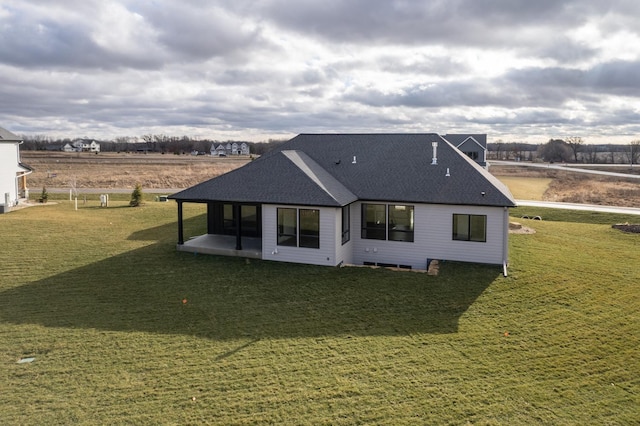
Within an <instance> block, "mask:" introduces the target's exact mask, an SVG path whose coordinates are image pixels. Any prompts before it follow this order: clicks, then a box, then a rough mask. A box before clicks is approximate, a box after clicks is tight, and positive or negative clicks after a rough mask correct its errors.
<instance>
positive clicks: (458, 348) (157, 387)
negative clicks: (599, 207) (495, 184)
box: [0, 201, 640, 424]
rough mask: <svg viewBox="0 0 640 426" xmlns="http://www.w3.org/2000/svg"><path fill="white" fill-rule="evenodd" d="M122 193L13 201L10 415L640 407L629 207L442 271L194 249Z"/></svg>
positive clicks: (88, 419)
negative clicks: (105, 199)
mask: <svg viewBox="0 0 640 426" xmlns="http://www.w3.org/2000/svg"><path fill="white" fill-rule="evenodd" d="M118 203H119V204H118ZM125 205H126V201H119V202H116V204H114V205H113V207H111V208H109V209H100V208H99V207H96V206H94V205H92V204H91V203H88V204H87V205H86V206H84V207H82V206H81V208H80V209H79V210H78V211H75V210H73V206H72V205H70V204H69V203H62V202H61V203H60V204H58V205H55V206H53V205H52V206H46V207H38V208H33V209H25V210H22V211H17V212H12V213H11V214H9V215H3V216H0V231H2V232H3V235H7V236H8V238H9V241H10V244H8V245H5V246H3V247H0V256H1V257H0V259H2V262H3V265H2V266H3V267H4V266H6V267H7V269H6V270H7V271H10V272H9V274H10V275H9V277H7V276H4V277H3V278H2V279H1V281H0V348H1V349H0V363H1V364H0V365H1V367H0V393H1V394H2V395H3V398H2V402H0V421H1V422H2V423H3V424H52V423H79V424H96V423H145V424H148V423H157V424H167V423H168V424H188V423H197V424H207V423H209V424H246V423H284V424H305V423H321V424H327V423H330V424H354V423H366V424H376V423H378V424H416V423H418V424H421V423H436V424H442V423H451V424H460V423H480V424H532V423H534V424H535V423H540V424H589V423H613V424H629V423H633V422H634V421H635V420H637V419H638V418H639V417H640V412H639V408H638V407H639V406H640V404H639V403H640V401H639V399H638V398H639V397H638V395H639V390H640V383H639V381H638V377H640V371H639V370H640V367H639V364H640V363H638V362H637V361H638V355H637V347H638V343H640V342H638V336H640V327H639V325H638V324H639V321H638V319H639V318H638V307H639V306H640V301H639V300H638V289H637V284H636V283H637V282H640V271H639V270H638V269H639V268H637V267H636V266H637V265H638V264H640V262H639V261H640V258H639V256H640V255H639V253H638V251H637V248H638V244H639V240H638V236H637V235H628V234H622V233H619V232H618V231H615V230H612V229H611V228H610V225H607V224H606V223H607V221H609V222H611V221H612V220H614V218H615V221H618V219H619V217H614V216H607V215H597V216H588V217H587V218H586V219H585V217H584V216H580V215H576V216H570V217H569V216H567V217H569V218H570V220H566V218H565V217H563V216H562V215H564V214H566V213H564V212H558V213H557V215H558V216H556V217H555V218H557V219H560V220H561V221H558V222H554V221H552V220H553V219H555V218H554V217H553V215H555V214H556V213H554V212H551V211H544V210H543V211H542V214H543V217H544V218H545V220H544V221H542V222H540V221H527V220H521V221H522V222H523V223H524V224H525V225H527V226H531V227H534V228H535V229H536V231H537V233H536V234H533V235H513V236H512V238H511V255H512V262H511V267H510V275H509V276H508V277H507V278H504V277H502V276H500V271H499V269H500V268H496V267H492V266H483V265H467V264H459V263H450V262H445V263H444V264H442V268H441V273H440V275H439V276H437V277H431V276H427V275H425V274H417V273H411V272H392V271H386V270H370V269H364V268H342V269H340V268H324V267H314V266H307V265H290V264H280V263H270V262H261V261H255V260H252V261H250V262H246V261H245V260H243V259H234V258H222V257H215V256H194V255H191V254H186V253H179V252H176V251H175V238H176V224H175V212H176V209H175V205H174V204H173V203H153V202H148V203H147V204H146V205H145V206H143V207H142V208H139V209H133V208H127V207H124V206H125ZM185 207H187V206H185ZM519 209H520V208H519ZM519 209H516V211H514V213H517V212H518V210H519ZM44 212H46V214H43V213H44ZM203 213H204V208H203V206H188V207H187V208H186V209H185V216H186V224H185V225H186V228H187V231H188V234H189V235H197V234H198V233H203V232H204V230H205V229H206V220H205V218H204V216H203ZM627 220H628V219H627ZM585 222H586V223H585ZM589 222H591V223H589ZM16 247H19V250H18V252H19V256H14V254H15V253H16V251H14V249H15V248H16ZM30 254H33V257H34V258H31V257H29V255H30ZM621 259H623V260H621ZM25 262H26V263H27V264H28V265H29V267H27V268H23V267H22V265H24V264H25ZM3 269H4V268H3ZM183 300H186V303H183ZM24 356H35V357H36V361H35V362H33V363H31V364H17V363H16V361H17V360H18V359H19V358H20V357H24Z"/></svg>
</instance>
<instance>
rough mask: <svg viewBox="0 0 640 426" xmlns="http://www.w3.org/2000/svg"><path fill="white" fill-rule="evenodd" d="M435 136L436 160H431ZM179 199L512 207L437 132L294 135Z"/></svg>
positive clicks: (500, 189) (497, 185)
mask: <svg viewBox="0 0 640 426" xmlns="http://www.w3.org/2000/svg"><path fill="white" fill-rule="evenodd" d="M432 142H437V143H438V147H437V165H432V164H431V163H432V157H433V148H432ZM170 198H173V199H176V200H182V201H208V200H210V201H214V200H217V201H237V202H262V203H274V204H301V205H317V206H340V205H346V204H349V203H351V202H353V201H355V200H356V199H360V200H368V201H391V202H408V203H409V202H411V203H435V204H462V205H486V206H506V207H513V206H515V201H514V199H513V197H512V195H511V193H510V192H509V190H508V189H507V188H506V187H505V186H504V185H503V184H502V183H501V182H500V181H498V180H497V179H496V178H495V177H494V176H492V175H491V174H490V173H489V172H487V171H486V170H484V169H483V168H482V167H480V166H479V165H477V164H476V163H475V162H474V161H472V160H470V159H469V158H467V156H465V155H464V154H463V153H461V152H460V151H459V150H458V149H456V148H455V147H454V146H453V145H452V144H451V143H449V142H447V141H446V140H445V139H443V138H442V137H440V136H439V135H437V134H433V133H425V134H301V135H298V136H296V137H295V138H293V139H291V140H290V141H288V142H286V143H284V144H282V145H280V146H279V147H278V148H276V149H275V150H274V151H271V152H268V153H266V154H265V155H263V156H262V157H260V158H258V159H257V160H255V161H252V162H251V163H249V164H247V165H246V166H243V167H241V168H239V169H236V170H233V171H231V172H229V173H227V174H225V175H222V176H219V177H216V178H213V179H211V180H208V181H206V182H203V183H201V184H199V185H196V186H193V187H191V188H188V189H185V190H184V191H181V192H178V193H176V194H173V195H172V196H171V197H170Z"/></svg>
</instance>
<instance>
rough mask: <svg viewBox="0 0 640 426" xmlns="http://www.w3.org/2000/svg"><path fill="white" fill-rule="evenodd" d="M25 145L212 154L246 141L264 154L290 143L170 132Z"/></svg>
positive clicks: (38, 139) (26, 140)
mask: <svg viewBox="0 0 640 426" xmlns="http://www.w3.org/2000/svg"><path fill="white" fill-rule="evenodd" d="M21 138H22V140H23V144H22V147H21V149H23V150H28V151H61V150H62V148H63V147H64V146H65V145H66V144H71V143H72V142H74V141H77V140H83V141H93V140H95V141H96V142H97V143H99V144H100V151H101V152H157V153H163V154H189V153H192V152H200V153H206V154H208V153H209V152H210V150H211V145H215V146H216V147H217V146H218V145H221V144H225V145H226V144H227V143H233V142H236V143H238V144H241V143H243V142H244V143H246V144H247V145H249V147H250V152H251V154H255V155H262V154H264V153H265V152H267V151H269V150H271V149H273V148H274V147H276V146H277V145H279V144H281V143H284V142H286V140H285V139H282V140H281V139H269V140H268V141H265V142H249V141H244V140H225V141H221V140H215V139H200V138H192V137H189V136H167V135H162V134H160V135H151V134H148V135H143V136H140V137H138V136H133V137H132V136H123V137H117V138H115V139H113V140H99V139H92V138H86V137H82V138H73V139H71V138H52V137H49V136H44V135H34V136H29V135H22V136H21Z"/></svg>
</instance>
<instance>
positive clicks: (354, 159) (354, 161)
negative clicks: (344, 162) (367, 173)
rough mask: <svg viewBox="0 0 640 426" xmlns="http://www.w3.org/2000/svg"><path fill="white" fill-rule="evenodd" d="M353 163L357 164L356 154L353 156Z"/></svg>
mask: <svg viewBox="0 0 640 426" xmlns="http://www.w3.org/2000/svg"><path fill="white" fill-rule="evenodd" d="M351 164H356V156H355V155H354V156H353V161H352V162H351Z"/></svg>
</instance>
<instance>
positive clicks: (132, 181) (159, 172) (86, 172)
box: [21, 151, 251, 190]
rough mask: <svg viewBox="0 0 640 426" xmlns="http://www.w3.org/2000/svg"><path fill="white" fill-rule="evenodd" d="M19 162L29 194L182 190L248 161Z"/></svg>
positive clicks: (81, 158)
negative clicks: (53, 190) (24, 170)
mask: <svg viewBox="0 0 640 426" xmlns="http://www.w3.org/2000/svg"><path fill="white" fill-rule="evenodd" d="M21 157H22V160H23V161H24V162H25V163H26V164H28V165H29V166H31V167H32V168H33V169H34V171H33V173H31V174H30V175H29V176H28V178H27V179H28V180H27V182H28V185H29V187H30V188H32V190H35V189H37V188H42V187H43V186H46V187H47V188H72V187H73V186H74V185H75V187H76V188H78V189H82V188H113V189H131V188H133V187H135V185H136V183H140V185H142V187H143V188H166V189H182V188H187V187H189V186H192V185H195V184H197V183H200V182H203V181H205V180H208V179H211V178H213V177H216V176H219V175H221V174H223V173H227V172H229V171H231V170H234V169H236V168H238V167H240V166H242V165H244V164H246V163H247V162H249V161H251V159H250V158H249V157H246V156H243V157H227V158H217V157H211V156H191V155H172V154H166V155H161V154H125V153H122V154H116V153H100V154H98V155H96V154H90V153H59V152H57V153H49V152H39V151H35V152H34V151H25V152H22V153H21Z"/></svg>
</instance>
